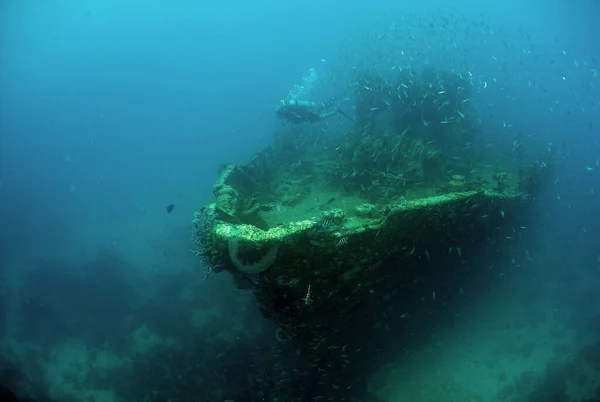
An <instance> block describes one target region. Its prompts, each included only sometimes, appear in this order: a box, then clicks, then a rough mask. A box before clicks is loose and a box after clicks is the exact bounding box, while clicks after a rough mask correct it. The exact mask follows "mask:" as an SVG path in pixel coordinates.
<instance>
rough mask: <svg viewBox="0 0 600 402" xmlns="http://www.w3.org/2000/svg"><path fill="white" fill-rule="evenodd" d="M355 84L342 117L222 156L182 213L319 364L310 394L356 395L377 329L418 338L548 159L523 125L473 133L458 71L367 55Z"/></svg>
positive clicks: (458, 289)
mask: <svg viewBox="0 0 600 402" xmlns="http://www.w3.org/2000/svg"><path fill="white" fill-rule="evenodd" d="M353 87H354V91H355V98H356V99H355V111H354V112H355V120H354V122H352V123H349V122H344V121H341V123H340V124H337V123H336V122H333V121H331V122H329V124H327V125H324V126H318V127H317V126H314V127H310V128H307V127H291V128H289V129H287V130H284V131H282V132H279V133H276V135H275V143H274V146H272V147H270V148H268V149H266V150H264V151H262V152H260V153H259V154H257V155H256V156H255V157H254V158H253V159H252V160H251V161H250V162H249V163H247V164H245V165H226V166H223V167H222V168H221V170H220V175H219V178H218V180H217V182H216V183H215V185H214V187H213V190H214V195H215V199H216V200H215V202H214V203H212V204H210V205H206V206H204V207H203V208H201V209H200V210H199V211H197V212H196V213H195V216H194V228H195V231H196V239H197V248H198V251H199V252H200V253H201V254H202V256H203V257H204V258H206V259H209V260H210V263H211V267H214V270H215V271H216V272H220V271H227V272H229V273H230V274H232V275H233V276H234V278H235V280H236V282H237V283H238V285H239V286H240V287H244V288H247V289H249V290H251V291H252V292H254V295H255V297H256V300H257V301H258V303H259V304H260V308H261V311H262V312H263V314H264V315H265V316H266V317H268V318H269V319H271V320H273V321H274V322H275V323H276V325H277V328H278V329H277V331H276V334H275V336H277V339H278V340H281V341H282V342H292V343H293V344H294V346H295V348H296V352H297V353H298V354H300V355H301V356H303V357H304V358H305V359H306V360H307V361H308V362H309V365H310V366H311V367H312V368H313V370H314V371H315V373H317V374H316V377H315V378H316V380H315V385H314V386H315V387H317V388H318V391H313V392H312V394H311V395H317V396H316V397H314V396H313V398H314V400H352V398H355V397H357V396H356V395H357V394H356V392H357V390H360V389H362V390H367V389H368V387H369V385H368V384H367V376H368V375H369V374H370V373H373V372H375V371H377V370H380V369H381V368H382V367H385V365H386V364H388V363H389V356H386V353H387V352H386V350H385V348H382V347H381V345H382V344H385V343H386V342H388V343H389V339H390V337H391V336H392V337H396V338H397V340H398V342H405V343H406V344H407V345H408V344H410V343H412V344H415V343H418V339H417V338H418V334H419V333H420V332H425V331H428V330H430V329H431V326H432V325H434V324H432V323H433V322H435V320H439V319H440V318H439V317H436V314H437V312H438V311H440V310H443V309H444V308H445V306H449V305H452V303H455V300H456V299H457V298H460V296H461V295H464V292H465V291H466V289H471V288H473V287H474V286H475V285H474V284H475V283H476V282H478V281H485V279H484V278H485V277H486V275H488V273H486V272H472V271H469V272H466V268H465V267H469V268H468V269H472V268H471V266H470V265H469V259H470V258H473V255H474V254H476V253H478V252H480V251H481V250H486V249H490V248H496V249H497V248H500V247H501V245H502V244H505V243H506V242H509V241H511V239H512V238H514V237H516V236H518V230H519V227H521V226H522V225H523V223H521V222H520V221H519V219H520V216H521V212H522V211H523V210H524V209H526V208H529V207H531V206H532V205H534V201H535V199H536V195H537V193H538V192H539V190H540V189H541V188H542V187H543V186H544V184H545V182H546V180H547V178H548V176H549V174H550V170H551V155H550V154H549V153H548V152H546V151H545V150H544V151H545V152H543V153H542V152H540V154H539V155H536V154H535V153H530V152H529V150H527V149H526V146H525V143H524V139H523V138H517V139H516V140H515V141H514V142H513V143H512V147H511V148H508V149H507V150H505V151H500V150H499V149H496V147H495V146H493V145H490V143H489V142H488V141H486V140H485V132H484V131H483V128H482V125H481V122H480V117H479V116H478V114H477V111H476V110H474V109H472V106H473V103H474V101H472V100H471V93H470V91H469V89H470V88H471V87H472V86H471V84H470V83H469V78H468V77H464V76H462V75H461V74H457V73H447V72H443V71H435V70H432V69H425V70H421V71H415V70H411V69H409V68H407V69H404V70H402V72H400V73H398V74H397V75H396V76H394V77H383V76H381V75H379V74H378V73H373V72H370V71H365V72H362V73H361V74H360V75H359V78H358V79H357V80H356V81H355V82H354V83H353ZM415 334H416V335H415ZM408 337H412V341H408V340H407V338H408ZM407 348H408V346H407ZM298 376H299V378H300V377H304V376H306V375H305V374H302V373H298ZM270 397H271V398H273V397H274V396H273V395H271V396H270ZM281 398H283V399H281V400H293V399H292V397H291V396H289V395H288V396H281ZM285 398H288V399H285ZM319 398H321V399H319ZM271 400H275V399H271ZM357 400H358V399H357ZM360 400H364V399H360Z"/></svg>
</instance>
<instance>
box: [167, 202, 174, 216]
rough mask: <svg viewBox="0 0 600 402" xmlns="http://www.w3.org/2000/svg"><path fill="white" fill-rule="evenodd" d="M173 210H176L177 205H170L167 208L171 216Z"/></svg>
mask: <svg viewBox="0 0 600 402" xmlns="http://www.w3.org/2000/svg"><path fill="white" fill-rule="evenodd" d="M173 208H175V204H169V205H168V206H167V213H168V214H170V213H171V212H173Z"/></svg>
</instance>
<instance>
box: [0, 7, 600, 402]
mask: <svg viewBox="0 0 600 402" xmlns="http://www.w3.org/2000/svg"><path fill="white" fill-rule="evenodd" d="M488 3H489V4H488ZM599 23H600V3H598V2H597V1H591V0H588V1H569V2H567V1H537V0H530V1H514V0H511V1H506V2H479V1H466V0H465V1H454V2H447V1H422V2H408V1H383V0H382V1H371V2H364V1H345V2H341V1H315V0H306V1H303V2H300V3H298V2H275V1H266V0H263V1H252V2H250V1H241V0H230V1H222V2H203V1H200V2H187V1H170V2H166V1H152V2H142V1H102V2H100V1H80V2H73V1H58V0H56V1H46V2H36V1H11V0H5V1H3V2H2V4H1V5H0V386H1V387H2V390H1V391H0V398H5V399H6V400H10V399H8V398H19V399H18V400H30V401H60V402H71V401H74V402H78V401H86V402H113V401H115V402H116V401H140V402H142V401H144V402H150V401H226V400H232V401H237V402H239V401H263V400H264V401H291V400H298V401H304V400H306V401H325V400H336V399H335V397H330V396H325V394H323V393H322V391H321V389H320V388H319V385H318V383H319V373H320V371H316V372H314V370H313V368H312V367H310V366H308V367H307V364H306V362H305V361H304V360H303V358H302V356H301V354H300V355H299V354H298V353H296V350H295V348H294V346H293V344H292V342H281V339H278V337H276V336H275V334H276V331H277V328H276V326H275V324H274V323H273V322H271V321H269V320H268V319H266V318H264V317H263V315H262V314H261V311H260V309H259V306H258V303H257V300H256V299H255V298H254V297H253V294H252V292H250V291H248V290H247V289H242V288H241V287H240V286H236V284H234V283H233V281H232V278H231V276H230V275H229V274H228V273H227V272H224V273H212V274H210V275H206V273H207V267H206V266H204V265H203V262H202V261H203V260H202V259H199V258H198V256H197V255H196V253H195V252H194V250H193V240H192V238H191V235H190V231H191V228H192V223H191V222H192V218H193V212H194V211H195V210H198V209H199V208H200V207H201V206H202V205H204V204H207V203H211V202H213V201H214V196H213V194H212V186H213V184H214V182H215V180H216V179H217V175H218V173H219V169H220V167H221V166H222V165H223V164H225V163H239V164H243V163H247V162H248V161H249V160H250V159H251V158H252V157H253V156H254V155H255V154H256V153H257V152H260V151H262V150H263V149H265V148H267V147H269V146H271V145H272V143H273V134H274V133H275V132H278V131H281V130H288V129H289V126H287V125H285V124H284V123H282V122H281V121H279V120H278V119H277V117H276V115H275V108H276V107H277V105H278V104H279V102H280V101H281V100H282V99H284V98H286V96H288V95H289V94H290V93H294V92H295V91H299V90H303V91H304V90H305V91H307V93H310V97H311V98H312V99H311V100H315V101H325V100H327V99H332V98H334V99H336V101H338V102H340V103H341V104H342V105H344V107H346V108H347V109H346V110H348V111H351V110H352V106H351V103H350V101H349V99H350V98H352V96H353V89H352V74H353V71H355V70H356V69H378V68H390V66H397V65H400V64H402V65H406V64H410V65H414V66H435V67H436V68H443V69H447V70H453V69H462V70H464V71H469V72H472V74H473V76H475V77H477V82H478V83H479V84H481V85H478V87H477V88H478V89H477V91H474V94H473V98H474V99H473V102H476V103H477V111H478V112H477V113H478V115H479V117H480V119H481V122H480V123H481V125H482V127H483V131H484V132H485V136H486V141H488V144H493V145H490V147H491V148H492V149H491V150H492V151H494V150H495V149H496V148H497V149H498V152H501V151H502V152H504V151H506V150H510V149H511V148H513V147H514V146H515V141H517V140H518V141H520V139H522V138H526V141H527V147H528V148H529V149H539V150H541V151H542V152H544V153H548V154H551V155H552V157H553V161H554V167H553V173H552V177H551V179H550V180H549V183H548V184H547V185H546V187H545V188H544V190H543V191H542V193H541V194H539V195H538V197H537V200H536V202H535V205H534V206H533V207H530V208H528V209H527V211H526V212H524V213H525V214H526V216H525V217H523V220H524V222H526V227H527V229H526V230H523V231H522V232H525V234H522V235H520V236H519V237H518V239H517V241H516V242H513V243H511V244H510V245H506V243H504V244H503V247H505V248H506V250H505V251H506V252H505V253H503V252H501V253H497V252H495V253H494V254H493V255H492V256H486V254H485V253H482V254H481V255H479V256H477V257H473V258H476V261H471V262H472V263H473V264H474V265H475V266H477V267H480V269H481V270H489V269H490V267H495V268H494V269H497V273H495V274H494V275H495V278H496V280H494V281H492V283H491V285H490V286H489V287H487V288H485V289H481V290H480V292H479V294H478V297H477V300H476V302H475V301H474V299H473V298H471V299H469V297H468V296H467V297H466V299H467V301H466V302H465V304H466V306H467V307H465V308H464V309H463V310H461V313H460V315H459V314H458V313H457V314H456V316H457V317H458V316H460V318H457V319H456V320H455V321H453V323H452V325H445V324H444V325H442V326H441V327H436V328H433V327H428V328H426V329H423V328H421V329H420V331H422V332H423V334H421V335H420V336H422V337H423V338H424V339H425V341H424V342H422V343H420V344H419V346H418V347H415V348H411V349H410V350H407V349H406V348H403V346H402V342H404V340H403V338H402V337H401V336H399V335H398V336H396V335H394V334H390V336H389V338H388V339H386V340H384V341H381V339H378V342H380V341H381V342H382V344H381V345H380V346H379V348H380V349H381V350H384V351H385V353H386V354H388V355H390V356H393V357H394V361H393V362H392V363H387V364H385V365H382V366H381V367H378V368H377V369H374V370H371V369H370V368H369V369H366V368H363V367H356V371H355V373H357V374H356V375H357V376H360V378H361V380H360V381H356V382H355V384H356V386H355V387H354V388H352V385H353V384H354V382H353V380H349V381H348V384H344V387H347V389H348V390H350V389H353V390H355V394H351V393H350V394H349V396H347V398H348V399H343V400H355V401H363V400H364V401H600V391H599V390H600V199H599V197H600V77H599V76H598V70H600V33H599V31H598V24H599ZM401 57H403V59H401V60H400V58H401ZM483 83H485V85H483ZM340 124H344V123H340ZM296 129H300V130H301V129H303V128H296ZM304 129H306V128H304ZM323 135H324V136H326V135H327V131H326V130H324V131H323ZM168 207H169V208H168ZM524 225H525V224H524ZM501 251H502V250H501ZM499 256H500V257H499ZM515 256H518V257H515ZM509 271H510V275H505V274H506V273H507V272H509ZM508 277H509V278H508ZM507 278H508V279H507ZM427 280H428V278H425V277H423V278H417V279H415V281H418V282H421V281H427ZM238 285H239V284H238ZM392 302H393V298H391V299H390V303H392ZM363 330H364V329H363ZM368 332H369V331H366V330H365V334H364V342H365V343H370V342H373V340H372V339H370V338H369V336H368ZM289 373H300V374H299V375H298V376H297V380H294V381H291V380H290V376H289ZM302 373H307V374H306V375H302ZM278 376H281V378H279V377H278ZM347 394H348V393H347ZM15 395H16V396H15ZM345 398H346V397H345ZM3 400H4V399H3ZM13 400H17V399H13Z"/></svg>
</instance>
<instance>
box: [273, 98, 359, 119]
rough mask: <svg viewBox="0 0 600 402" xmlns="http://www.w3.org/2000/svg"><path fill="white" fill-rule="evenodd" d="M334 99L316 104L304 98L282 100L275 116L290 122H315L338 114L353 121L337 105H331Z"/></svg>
mask: <svg viewBox="0 0 600 402" xmlns="http://www.w3.org/2000/svg"><path fill="white" fill-rule="evenodd" d="M333 104H334V101H333V100H331V101H328V102H323V103H321V104H320V105H318V104H317V103H316V102H312V101H304V100H296V99H291V100H282V101H281V102H280V103H279V105H278V106H277V108H275V113H276V114H277V116H278V117H279V118H280V119H282V120H285V121H288V122H290V123H292V124H294V125H295V124H301V123H315V122H318V121H321V120H325V119H326V118H328V117H330V116H334V115H336V114H339V115H341V116H344V117H346V118H348V119H350V120H352V121H353V119H352V118H351V117H350V116H348V115H347V114H346V113H344V112H343V111H342V110H341V109H339V108H337V107H333V108H332V107H331V106H332V105H333Z"/></svg>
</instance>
